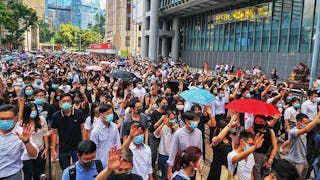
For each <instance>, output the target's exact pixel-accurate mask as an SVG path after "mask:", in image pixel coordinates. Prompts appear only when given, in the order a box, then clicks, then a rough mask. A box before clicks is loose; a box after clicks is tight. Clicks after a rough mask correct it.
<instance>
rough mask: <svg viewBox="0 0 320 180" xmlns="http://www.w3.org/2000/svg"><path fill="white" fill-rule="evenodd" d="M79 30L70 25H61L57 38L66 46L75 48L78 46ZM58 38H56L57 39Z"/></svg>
mask: <svg viewBox="0 0 320 180" xmlns="http://www.w3.org/2000/svg"><path fill="white" fill-rule="evenodd" d="M79 33H80V28H79V27H77V26H74V25H72V24H61V25H60V28H59V36H60V37H61V38H62V39H63V42H64V43H65V44H66V45H67V46H69V47H70V46H76V44H78V43H77V42H78V38H79ZM57 38H58V37H57Z"/></svg>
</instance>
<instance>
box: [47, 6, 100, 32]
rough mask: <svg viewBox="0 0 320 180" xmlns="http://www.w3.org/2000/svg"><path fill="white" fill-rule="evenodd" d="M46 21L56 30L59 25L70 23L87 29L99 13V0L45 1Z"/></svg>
mask: <svg viewBox="0 0 320 180" xmlns="http://www.w3.org/2000/svg"><path fill="white" fill-rule="evenodd" d="M45 7H46V12H45V14H46V19H47V20H48V22H49V23H50V24H52V25H53V28H54V30H55V31H56V30H58V29H59V27H60V24H62V23H71V24H73V25H76V26H78V27H80V29H87V28H88V24H93V23H94V16H95V14H96V13H98V12H99V11H100V3H99V0H46V6H45Z"/></svg>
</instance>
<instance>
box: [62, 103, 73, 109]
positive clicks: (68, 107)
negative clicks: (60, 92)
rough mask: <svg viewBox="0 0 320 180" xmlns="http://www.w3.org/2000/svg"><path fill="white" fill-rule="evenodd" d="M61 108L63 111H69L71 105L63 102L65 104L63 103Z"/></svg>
mask: <svg viewBox="0 0 320 180" xmlns="http://www.w3.org/2000/svg"><path fill="white" fill-rule="evenodd" d="M61 108H62V109H63V110H68V109H71V108H72V104H71V103H69V102H65V103H63V104H62V105H61Z"/></svg>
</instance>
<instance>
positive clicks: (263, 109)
mask: <svg viewBox="0 0 320 180" xmlns="http://www.w3.org/2000/svg"><path fill="white" fill-rule="evenodd" d="M226 108H227V109H232V110H234V111H236V112H238V113H251V114H260V115H268V116H272V115H275V114H280V112H279V111H278V109H277V108H276V107H274V106H273V105H272V104H268V103H266V102H264V101H260V100H256V99H239V100H234V101H231V102H230V103H229V104H227V105H226Z"/></svg>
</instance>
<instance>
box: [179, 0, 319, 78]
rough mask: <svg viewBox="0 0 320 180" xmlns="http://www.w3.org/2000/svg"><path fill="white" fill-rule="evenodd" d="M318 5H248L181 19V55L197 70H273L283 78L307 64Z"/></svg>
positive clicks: (299, 0) (293, 1)
mask: <svg viewBox="0 0 320 180" xmlns="http://www.w3.org/2000/svg"><path fill="white" fill-rule="evenodd" d="M318 3H320V1H315V0H273V1H268V0H264V1H258V0H256V1H250V3H243V4H237V5H236V6H228V7H224V8H220V9H212V10H208V11H205V12H201V13H198V14H192V15H189V16H188V15H185V16H183V17H180V21H181V22H180V34H181V36H180V37H181V38H180V44H179V49H180V52H179V53H180V57H182V59H183V60H184V61H185V62H186V64H188V65H191V66H196V67H201V66H202V65H203V63H204V62H205V61H208V63H209V66H210V67H211V68H213V67H214V66H215V65H216V64H224V63H226V64H229V65H231V64H233V65H235V67H241V68H250V67H252V66H260V67H261V68H262V69H263V71H264V72H266V73H267V74H269V73H270V72H271V69H272V68H276V69H278V74H279V77H280V78H281V79H287V78H288V77H289V74H290V72H291V70H292V69H293V67H294V66H295V65H297V64H298V63H300V62H302V63H305V64H307V65H308V66H309V67H310V66H311V60H312V52H313V44H314V38H313V37H314V35H315V27H316V23H317V16H316V15H317V13H318V11H319V9H317V8H316V7H320V6H319V4H318ZM319 70H320V68H318V72H319Z"/></svg>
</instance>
